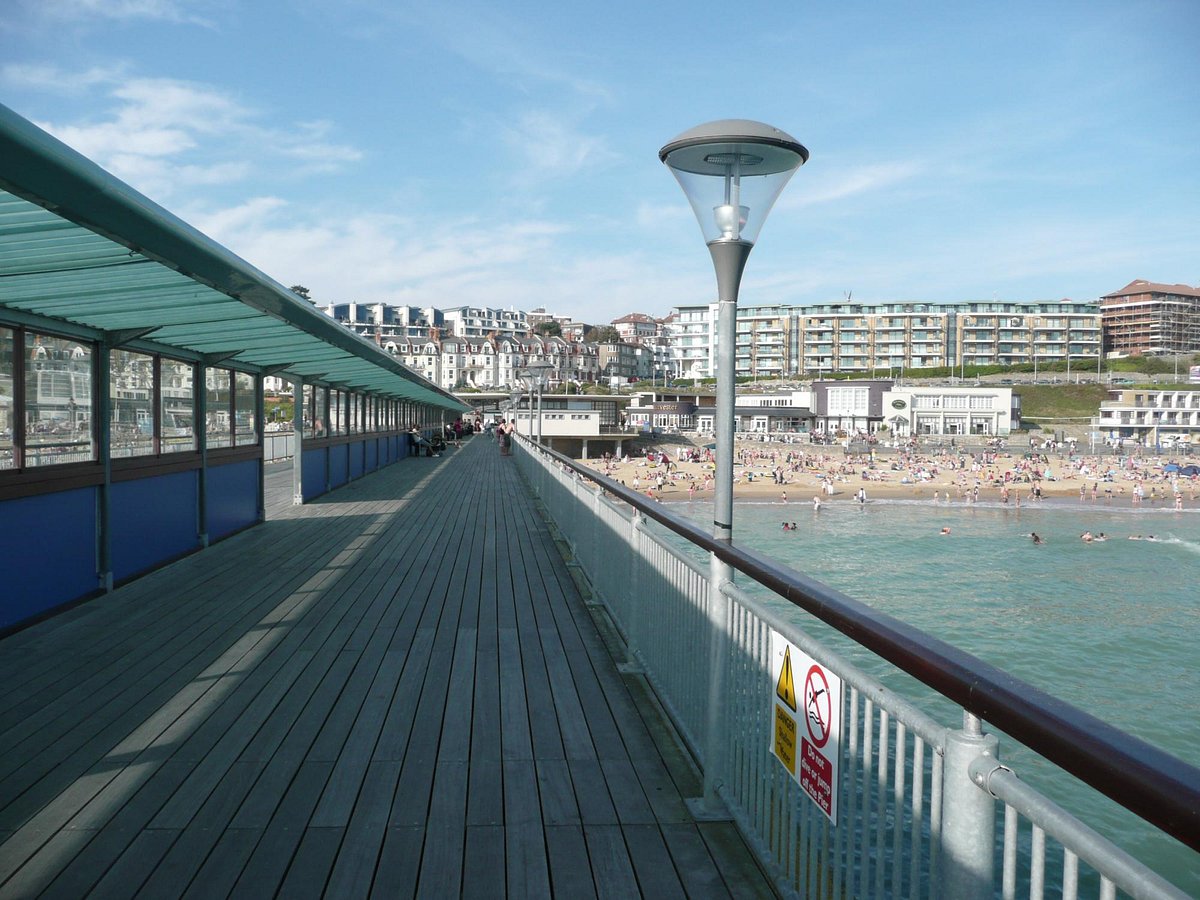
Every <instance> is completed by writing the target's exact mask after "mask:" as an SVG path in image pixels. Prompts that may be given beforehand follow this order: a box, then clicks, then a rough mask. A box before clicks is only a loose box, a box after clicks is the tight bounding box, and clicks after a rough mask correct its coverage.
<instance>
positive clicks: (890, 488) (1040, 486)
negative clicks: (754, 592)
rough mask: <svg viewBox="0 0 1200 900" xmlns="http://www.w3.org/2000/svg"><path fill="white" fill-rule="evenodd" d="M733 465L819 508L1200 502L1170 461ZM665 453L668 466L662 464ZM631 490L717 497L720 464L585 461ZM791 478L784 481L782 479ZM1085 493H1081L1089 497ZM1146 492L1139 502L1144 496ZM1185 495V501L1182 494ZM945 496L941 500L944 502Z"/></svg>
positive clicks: (1192, 481)
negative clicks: (886, 503) (1166, 468)
mask: <svg viewBox="0 0 1200 900" xmlns="http://www.w3.org/2000/svg"><path fill="white" fill-rule="evenodd" d="M736 452H737V454H738V456H739V461H738V462H737V463H735V465H734V497H735V498H736V499H746V500H757V501H760V502H761V501H767V500H774V501H776V502H780V503H804V504H808V505H810V506H811V505H812V503H813V499H814V497H819V498H820V500H821V502H822V503H825V502H855V501H856V500H857V498H858V493H859V491H860V489H861V490H862V491H864V492H865V495H866V498H867V499H868V500H870V499H872V498H876V499H898V498H899V499H914V500H930V501H932V500H935V499H936V500H941V501H949V502H972V501H981V502H1001V503H1012V504H1014V505H1015V504H1018V503H1031V502H1037V501H1038V500H1039V499H1042V500H1055V501H1057V502H1063V501H1067V500H1073V501H1074V502H1084V503H1098V504H1107V505H1112V506H1118V505H1120V506H1131V505H1137V504H1139V503H1141V504H1146V505H1154V506H1160V507H1161V506H1175V505H1176V504H1177V503H1178V504H1180V505H1181V506H1182V507H1183V508H1188V507H1193V506H1195V505H1196V503H1197V502H1200V501H1197V497H1198V496H1200V483H1198V481H1200V480H1198V479H1197V478H1195V477H1184V478H1178V479H1174V478H1172V477H1171V476H1170V475H1168V474H1165V473H1164V472H1163V468H1162V467H1163V463H1165V462H1166V461H1167V460H1166V458H1159V457H1155V456H1147V457H1142V456H1134V457H1115V456H1105V457H1096V456H1088V455H1068V454H1067V453H1061V454H1060V453H1057V452H1052V453H1048V454H1029V455H1027V454H1023V453H1020V452H1015V453H1014V452H1012V451H1011V450H1009V451H1000V452H995V453H993V452H990V451H988V452H979V451H976V452H974V453H972V452H969V451H968V452H964V451H948V452H937V453H921V452H919V451H918V452H915V453H906V452H900V451H896V450H892V449H881V450H877V451H876V452H875V454H874V459H873V460H872V461H867V460H865V459H851V458H847V457H846V456H845V454H844V453H843V452H842V449H841V448H840V447H836V446H826V447H808V446H805V447H803V448H800V447H798V446H797V445H795V444H791V445H788V444H780V445H770V444H766V445H764V444H759V443H755V444H746V445H743V444H739V445H738V446H737V448H736ZM663 454H665V456H666V458H667V460H668V463H664V462H663V461H662V455H663ZM581 462H583V464H584V465H587V466H589V467H590V468H592V469H595V470H596V471H598V472H601V473H603V474H606V475H608V476H609V477H610V478H613V479H615V480H617V481H620V482H621V483H623V484H624V485H625V486H626V487H630V488H633V489H635V490H639V491H641V492H643V493H646V492H652V494H653V496H655V497H656V498H657V499H659V500H662V501H664V502H671V501H678V500H691V499H703V498H709V497H712V495H713V491H712V479H713V478H714V476H715V465H714V464H713V463H712V462H710V461H707V460H703V461H700V462H693V461H686V460H681V459H679V458H678V453H677V452H676V448H673V447H664V448H663V449H662V450H661V451H659V452H657V453H654V454H652V458H651V459H647V458H646V457H645V456H640V457H632V458H628V457H627V458H624V459H620V460H618V459H589V460H581ZM779 478H782V481H783V483H782V484H780V483H779V481H778V479H779ZM1081 489H1082V493H1081ZM1139 492H1140V494H1141V496H1140V497H1139V496H1138V494H1139ZM1176 492H1178V497H1177V496H1176ZM935 494H936V496H935Z"/></svg>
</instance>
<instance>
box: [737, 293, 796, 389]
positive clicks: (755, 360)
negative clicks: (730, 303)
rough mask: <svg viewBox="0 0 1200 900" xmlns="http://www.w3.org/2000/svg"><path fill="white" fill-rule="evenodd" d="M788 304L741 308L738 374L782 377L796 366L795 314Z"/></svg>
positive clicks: (746, 376)
mask: <svg viewBox="0 0 1200 900" xmlns="http://www.w3.org/2000/svg"><path fill="white" fill-rule="evenodd" d="M792 312H793V308H792V307H788V306H754V307H749V308H747V309H745V310H739V314H738V317H737V349H736V351H735V354H734V356H735V361H736V365H737V375H738V377H739V378H773V379H783V378H787V377H789V376H791V375H794V374H795V373H796V370H797V366H796V352H797V343H796V335H797V328H796V321H797V320H796V317H795V316H794V315H793V314H792Z"/></svg>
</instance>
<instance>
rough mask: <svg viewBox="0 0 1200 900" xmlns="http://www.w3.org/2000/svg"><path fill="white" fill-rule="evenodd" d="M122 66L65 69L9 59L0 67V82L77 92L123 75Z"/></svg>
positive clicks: (51, 91) (17, 85)
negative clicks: (13, 61)
mask: <svg viewBox="0 0 1200 900" xmlns="http://www.w3.org/2000/svg"><path fill="white" fill-rule="evenodd" d="M124 73H125V67H124V66H121V65H114V66H93V67H92V68H90V69H83V70H76V71H69V70H66V69H62V68H60V67H59V66H53V65H46V64H34V63H10V64H8V65H6V66H3V67H0V82H2V83H3V84H5V85H6V86H8V87H10V88H27V89H31V90H36V91H44V92H47V93H52V94H60V95H67V96H70V95H78V94H83V93H86V92H87V91H90V90H92V89H93V88H95V87H97V86H105V85H110V84H112V83H114V82H115V81H117V80H118V79H120V78H122V77H124Z"/></svg>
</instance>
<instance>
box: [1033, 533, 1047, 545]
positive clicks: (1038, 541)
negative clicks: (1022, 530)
mask: <svg viewBox="0 0 1200 900" xmlns="http://www.w3.org/2000/svg"><path fill="white" fill-rule="evenodd" d="M1029 536H1030V537H1031V538H1033V542H1034V543H1035V544H1044V543H1046V542H1045V541H1043V540H1042V539H1041V538H1040V537H1038V533H1037V532H1036V531H1031V532H1029Z"/></svg>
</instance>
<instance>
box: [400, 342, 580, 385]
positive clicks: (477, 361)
mask: <svg viewBox="0 0 1200 900" xmlns="http://www.w3.org/2000/svg"><path fill="white" fill-rule="evenodd" d="M383 347H384V349H385V350H387V351H388V352H389V353H391V354H393V355H394V356H397V357H399V359H400V361H401V362H403V363H404V364H405V365H406V366H408V367H409V368H410V369H412V370H413V371H415V372H417V373H419V374H421V375H424V376H425V377H426V378H428V379H429V380H430V381H432V382H433V383H434V384H437V385H438V386H439V387H442V388H444V389H446V390H449V391H453V390H462V389H474V390H484V391H486V390H493V391H494V390H508V389H510V388H512V387H514V386H515V385H517V384H518V373H519V372H520V370H522V369H524V368H526V367H528V366H529V365H530V364H531V363H537V364H549V368H548V384H549V386H550V387H551V388H553V387H556V386H557V385H559V384H562V383H565V382H572V383H577V384H582V383H591V382H594V381H596V380H597V378H598V377H599V374H600V368H599V352H598V348H597V345H596V344H587V343H580V342H575V341H567V340H563V339H562V338H558V337H542V336H539V335H531V336H529V337H516V336H511V335H509V336H505V337H496V336H492V335H489V336H487V337H482V338H462V337H459V336H457V335H449V336H446V337H442V336H440V335H438V334H436V333H435V334H434V335H432V336H430V337H429V338H425V339H423V340H422V339H414V340H407V339H400V340H394V341H387V342H385V343H384V345H383Z"/></svg>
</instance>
